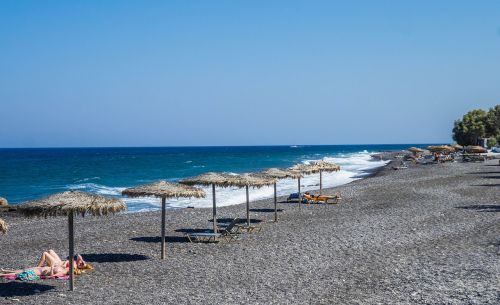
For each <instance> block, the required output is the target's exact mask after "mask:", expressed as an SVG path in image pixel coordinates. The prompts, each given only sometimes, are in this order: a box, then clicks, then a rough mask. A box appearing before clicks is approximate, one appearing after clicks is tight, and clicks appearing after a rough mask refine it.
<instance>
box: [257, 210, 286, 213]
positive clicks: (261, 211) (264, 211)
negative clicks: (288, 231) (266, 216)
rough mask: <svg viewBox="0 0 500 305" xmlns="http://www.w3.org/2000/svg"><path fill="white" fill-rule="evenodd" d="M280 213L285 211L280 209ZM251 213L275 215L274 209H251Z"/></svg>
mask: <svg viewBox="0 0 500 305" xmlns="http://www.w3.org/2000/svg"><path fill="white" fill-rule="evenodd" d="M277 211H278V212H283V209H278V210H277ZM250 212H258V213H274V209H250Z"/></svg>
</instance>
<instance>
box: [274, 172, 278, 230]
mask: <svg viewBox="0 0 500 305" xmlns="http://www.w3.org/2000/svg"><path fill="white" fill-rule="evenodd" d="M277 203H278V198H277V194H276V182H274V222H277V221H278V204H277Z"/></svg>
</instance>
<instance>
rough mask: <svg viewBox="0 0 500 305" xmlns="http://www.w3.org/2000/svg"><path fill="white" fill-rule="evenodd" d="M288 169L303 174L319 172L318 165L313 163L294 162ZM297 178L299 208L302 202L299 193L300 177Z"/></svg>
mask: <svg viewBox="0 0 500 305" xmlns="http://www.w3.org/2000/svg"><path fill="white" fill-rule="evenodd" d="M289 170H290V171H292V172H295V173H299V174H304V175H310V174H316V173H319V172H320V168H319V167H318V166H316V165H314V164H303V163H301V164H296V165H294V166H292V167H290V168H289ZM297 180H298V194H299V209H300V206H301V203H302V196H301V194H300V177H298V178H297Z"/></svg>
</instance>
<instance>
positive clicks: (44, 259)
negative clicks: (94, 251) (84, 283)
mask: <svg viewBox="0 0 500 305" xmlns="http://www.w3.org/2000/svg"><path fill="white" fill-rule="evenodd" d="M36 266H37V267H44V266H48V267H53V266H54V267H55V266H63V267H65V268H69V261H68V260H65V261H63V260H62V259H61V258H60V257H59V255H57V253H56V252H55V251H54V250H52V249H50V250H49V251H45V252H43V253H42V256H41V257H40V259H39V260H38V264H37V265H36ZM73 266H74V268H75V269H74V270H75V274H77V275H78V274H80V273H81V271H82V270H93V269H94V268H93V267H92V266H91V265H90V264H88V263H87V262H85V261H84V260H83V258H82V256H81V255H80V254H78V255H75V256H74V257H73Z"/></svg>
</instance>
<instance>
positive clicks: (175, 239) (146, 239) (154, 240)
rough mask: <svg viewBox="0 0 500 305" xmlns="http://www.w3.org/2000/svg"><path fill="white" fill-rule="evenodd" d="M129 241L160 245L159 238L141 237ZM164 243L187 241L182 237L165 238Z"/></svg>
mask: <svg viewBox="0 0 500 305" xmlns="http://www.w3.org/2000/svg"><path fill="white" fill-rule="evenodd" d="M130 240H133V241H139V242H144V243H160V242H161V237H160V236H143V237H134V238H131V239H130ZM165 242H167V243H187V242H189V240H188V239H187V237H184V236H165Z"/></svg>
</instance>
